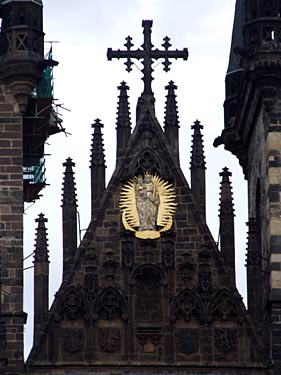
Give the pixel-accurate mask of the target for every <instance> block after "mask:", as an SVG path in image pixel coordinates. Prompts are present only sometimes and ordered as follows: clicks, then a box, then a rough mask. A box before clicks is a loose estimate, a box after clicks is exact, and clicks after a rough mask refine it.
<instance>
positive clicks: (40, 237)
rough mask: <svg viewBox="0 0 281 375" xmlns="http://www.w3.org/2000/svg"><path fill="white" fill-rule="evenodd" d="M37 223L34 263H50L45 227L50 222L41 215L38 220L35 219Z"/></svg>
mask: <svg viewBox="0 0 281 375" xmlns="http://www.w3.org/2000/svg"><path fill="white" fill-rule="evenodd" d="M35 222H36V223H38V226H37V229H36V240H35V252H34V262H48V261H49V256H48V240H47V229H46V227H45V223H47V222H48V219H46V218H45V217H44V215H43V214H42V213H41V214H39V216H38V218H37V219H35Z"/></svg>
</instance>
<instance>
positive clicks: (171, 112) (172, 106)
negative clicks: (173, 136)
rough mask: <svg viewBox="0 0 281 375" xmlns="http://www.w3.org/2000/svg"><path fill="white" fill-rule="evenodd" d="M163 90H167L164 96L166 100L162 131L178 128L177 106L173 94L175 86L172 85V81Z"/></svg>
mask: <svg viewBox="0 0 281 375" xmlns="http://www.w3.org/2000/svg"><path fill="white" fill-rule="evenodd" d="M165 89H166V90H168V94H167V96H166V98H167V100H166V109H165V120H164V129H165V130H166V129H167V128H168V127H176V128H179V116H178V106H177V101H176V94H175V90H176V89H177V86H176V85H175V84H174V82H173V81H170V82H169V84H168V85H167V86H165Z"/></svg>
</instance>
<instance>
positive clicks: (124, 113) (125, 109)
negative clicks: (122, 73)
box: [116, 81, 131, 133]
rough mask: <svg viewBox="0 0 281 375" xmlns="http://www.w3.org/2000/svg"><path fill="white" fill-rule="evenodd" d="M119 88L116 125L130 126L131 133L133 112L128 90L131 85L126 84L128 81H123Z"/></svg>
mask: <svg viewBox="0 0 281 375" xmlns="http://www.w3.org/2000/svg"><path fill="white" fill-rule="evenodd" d="M118 90H120V95H119V102H118V108H117V120H116V127H117V129H118V128H128V130H129V133H130V132H131V116H130V114H131V112H130V106H129V101H128V98H129V97H128V95H127V90H129V86H127V85H126V82H124V81H123V82H121V84H120V86H118Z"/></svg>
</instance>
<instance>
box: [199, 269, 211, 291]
mask: <svg viewBox="0 0 281 375" xmlns="http://www.w3.org/2000/svg"><path fill="white" fill-rule="evenodd" d="M211 285H212V282H211V270H210V265H209V264H200V265H199V266H198V289H199V292H203V293H207V292H209V291H210V289H211Z"/></svg>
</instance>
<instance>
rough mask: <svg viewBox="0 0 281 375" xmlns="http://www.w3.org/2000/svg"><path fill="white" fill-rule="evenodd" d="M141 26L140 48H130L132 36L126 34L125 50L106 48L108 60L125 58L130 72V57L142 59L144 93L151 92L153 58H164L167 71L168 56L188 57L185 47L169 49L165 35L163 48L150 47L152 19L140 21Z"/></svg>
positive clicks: (176, 57)
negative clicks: (141, 39)
mask: <svg viewBox="0 0 281 375" xmlns="http://www.w3.org/2000/svg"><path fill="white" fill-rule="evenodd" d="M142 27H143V34H144V42H143V44H142V46H141V47H142V49H139V48H138V49H137V50H131V48H132V47H133V43H132V38H131V37H130V36H128V37H127V38H126V43H125V44H124V46H125V47H127V50H126V51H121V50H120V49H118V50H117V51H113V50H112V48H108V50H107V58H108V60H112V59H113V58H117V59H121V58H125V59H127V61H126V62H125V65H126V66H127V68H126V70H127V71H128V72H130V71H131V70H132V68H131V66H132V65H133V62H132V60H131V59H133V58H134V59H138V60H140V59H142V60H143V61H142V64H143V69H142V72H143V78H142V79H143V82H144V94H152V90H151V82H152V80H153V78H152V72H153V69H152V63H153V60H157V59H164V62H163V63H162V64H163V65H164V68H163V69H164V71H165V72H168V71H169V70H170V65H171V62H170V61H169V59H170V58H174V59H179V58H181V59H184V60H187V58H188V50H187V48H184V49H183V50H182V51H178V50H177V49H176V50H173V51H172V50H171V51H169V48H170V47H171V44H170V38H169V37H167V36H166V37H165V38H163V40H164V43H163V44H162V47H164V50H159V49H157V48H156V49H152V48H153V47H154V46H153V44H152V43H151V27H152V21H142Z"/></svg>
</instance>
